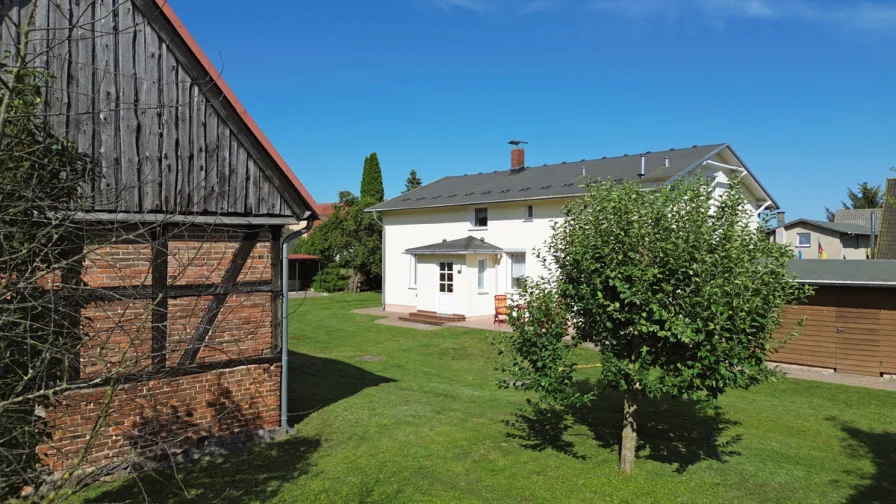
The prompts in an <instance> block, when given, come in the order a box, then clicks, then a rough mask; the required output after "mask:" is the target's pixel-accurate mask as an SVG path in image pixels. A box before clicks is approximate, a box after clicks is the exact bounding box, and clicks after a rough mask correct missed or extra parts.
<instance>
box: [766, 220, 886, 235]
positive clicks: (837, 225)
mask: <svg viewBox="0 0 896 504" xmlns="http://www.w3.org/2000/svg"><path fill="white" fill-rule="evenodd" d="M795 224H811V225H813V226H818V227H820V228H825V229H830V230H831V231H834V232H837V233H844V234H852V235H870V234H871V227H870V226H863V225H861V224H851V223H848V222H828V221H818V220H812V219H796V220H792V221H790V222H788V223H787V224H784V225H783V226H777V227H774V228H772V230H775V229H778V228H779V227H784V228H789V227H791V226H793V225H795Z"/></svg>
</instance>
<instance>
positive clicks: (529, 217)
mask: <svg viewBox="0 0 896 504" xmlns="http://www.w3.org/2000/svg"><path fill="white" fill-rule="evenodd" d="M534 216H535V208H533V207H532V205H526V213H525V217H524V219H525V220H527V221H530V220H532V218H533V217H534Z"/></svg>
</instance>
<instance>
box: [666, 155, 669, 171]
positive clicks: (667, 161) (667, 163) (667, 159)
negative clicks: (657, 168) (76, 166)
mask: <svg viewBox="0 0 896 504" xmlns="http://www.w3.org/2000/svg"><path fill="white" fill-rule="evenodd" d="M665 164H666V168H668V167H669V156H666V163H665Z"/></svg>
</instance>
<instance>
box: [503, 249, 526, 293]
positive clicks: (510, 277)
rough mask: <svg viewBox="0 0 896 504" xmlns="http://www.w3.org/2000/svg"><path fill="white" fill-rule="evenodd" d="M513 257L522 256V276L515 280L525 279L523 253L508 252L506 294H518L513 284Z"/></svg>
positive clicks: (524, 258)
mask: <svg viewBox="0 0 896 504" xmlns="http://www.w3.org/2000/svg"><path fill="white" fill-rule="evenodd" d="M514 256H522V257H523V274H522V275H521V276H519V277H517V278H525V277H526V263H527V262H528V261H527V258H526V253H525V252H508V254H507V291H508V292H519V290H520V289H519V288H518V287H517V286H515V285H514V284H513V257H514Z"/></svg>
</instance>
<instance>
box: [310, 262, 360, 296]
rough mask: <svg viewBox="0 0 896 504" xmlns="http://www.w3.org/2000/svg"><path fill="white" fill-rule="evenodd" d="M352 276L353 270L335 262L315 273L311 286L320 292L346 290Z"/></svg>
mask: <svg viewBox="0 0 896 504" xmlns="http://www.w3.org/2000/svg"><path fill="white" fill-rule="evenodd" d="M350 278H351V270H346V269H344V268H340V267H339V266H337V265H335V264H333V265H330V266H327V267H326V268H324V269H322V270H321V271H320V273H318V274H317V275H314V279H313V280H312V281H311V285H310V287H311V288H312V289H314V290H316V291H318V292H344V291H345V290H346V289H347V288H348V281H349V279H350Z"/></svg>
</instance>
